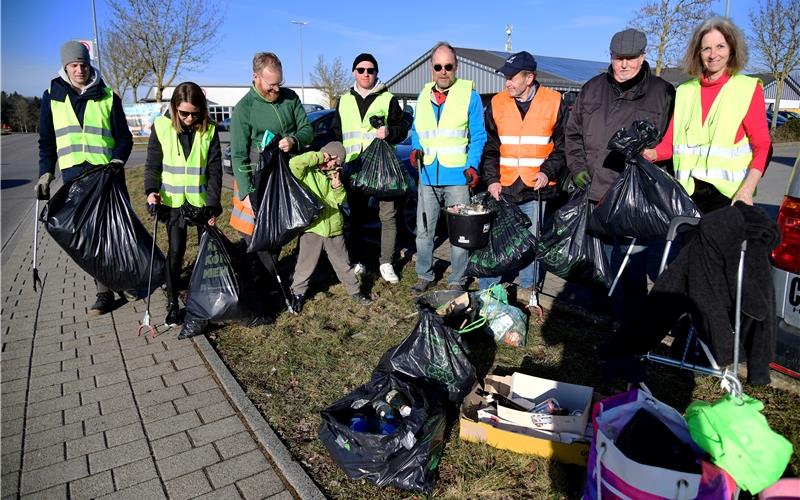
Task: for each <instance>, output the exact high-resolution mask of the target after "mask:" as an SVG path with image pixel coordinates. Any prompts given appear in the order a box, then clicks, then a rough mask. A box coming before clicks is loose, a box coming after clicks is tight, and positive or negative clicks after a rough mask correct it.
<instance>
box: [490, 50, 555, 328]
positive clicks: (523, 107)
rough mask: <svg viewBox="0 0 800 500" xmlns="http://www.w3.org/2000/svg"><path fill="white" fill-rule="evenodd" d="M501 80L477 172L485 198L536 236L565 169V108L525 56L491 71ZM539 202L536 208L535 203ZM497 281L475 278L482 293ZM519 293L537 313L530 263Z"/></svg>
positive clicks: (538, 276) (535, 273) (538, 280)
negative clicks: (526, 223) (513, 212)
mask: <svg viewBox="0 0 800 500" xmlns="http://www.w3.org/2000/svg"><path fill="white" fill-rule="evenodd" d="M497 72H498V73H501V74H502V75H503V76H505V77H506V90H505V92H498V93H497V94H495V96H494V97H492V101H491V104H490V105H489V106H487V107H486V114H485V116H484V122H485V123H486V146H485V147H484V149H483V164H482V168H481V171H482V172H483V179H484V181H485V182H486V184H487V186H488V191H489V194H490V195H491V196H492V197H494V198H495V199H497V200H499V199H500V195H501V194H502V195H503V197H504V198H505V199H506V200H508V201H510V202H512V203H516V204H517V205H518V206H519V208H520V209H521V210H522V211H523V212H524V213H525V214H526V215H527V216H528V217H529V218H530V221H531V232H532V233H533V234H534V235H536V236H538V235H539V227H540V224H539V220H540V217H541V216H542V212H543V211H544V208H545V205H546V200H547V199H549V198H552V197H554V196H556V195H557V194H558V193H557V187H556V179H558V178H559V177H560V176H561V175H562V173H563V172H564V171H565V170H566V160H565V158H564V125H565V120H566V115H567V111H566V106H565V105H564V101H563V100H562V99H561V94H560V93H558V92H556V91H555V90H552V89H549V88H547V87H544V86H543V85H541V84H540V83H539V82H538V81H537V80H536V59H535V58H534V57H533V55H531V54H530V53H529V52H526V51H522V52H518V53H516V54H512V55H511V56H510V57H509V58H508V59H506V61H505V64H503V66H502V67H501V68H500V69H498V70H497ZM540 200H541V204H540V203H539V201H540ZM498 279H499V278H481V280H480V285H481V288H486V287H488V286H489V285H491V284H492V283H493V282H496V281H498ZM519 279H520V283H519V285H520V288H522V289H524V290H527V291H529V293H530V295H529V298H528V307H529V308H530V309H531V310H533V309H537V310H538V312H539V313H541V309H540V308H539V301H538V293H537V292H538V291H540V290H541V285H542V283H544V272H541V273H540V271H539V265H538V263H537V262H536V261H534V262H533V263H531V264H530V265H528V266H527V267H525V268H524V269H521V270H520V271H519Z"/></svg>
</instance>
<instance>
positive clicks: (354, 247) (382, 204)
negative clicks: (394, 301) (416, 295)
mask: <svg viewBox="0 0 800 500" xmlns="http://www.w3.org/2000/svg"><path fill="white" fill-rule="evenodd" d="M353 79H354V80H355V83H354V84H353V88H351V89H350V92H348V93H346V94H344V95H343V96H342V97H341V98H340V99H339V102H338V103H337V105H336V114H335V116H334V118H333V125H332V126H331V128H332V129H333V135H334V137H335V138H336V140H337V141H341V142H342V143H343V144H344V148H345V150H346V151H347V157H346V158H345V159H344V161H346V162H351V161H354V160H356V159H357V158H358V157H359V156H360V155H361V152H362V151H364V150H365V149H366V148H367V146H369V145H370V144H371V143H372V141H373V140H374V139H376V138H377V139H383V140H385V141H387V142H388V143H389V144H398V143H400V142H402V141H403V139H405V138H406V136H407V135H408V128H409V127H410V126H411V124H410V123H406V121H405V119H404V118H403V110H401V109H400V104H399V103H398V102H397V98H396V97H395V96H394V95H392V93H391V92H389V91H388V90H386V85H384V83H383V82H382V81H380V79H378V61H377V60H376V59H375V57H374V56H373V55H372V54H367V53H364V54H359V55H357V56H356V58H355V59H354V60H353ZM373 117H374V118H373ZM379 122H382V124H381V123H379ZM376 125H377V126H376ZM367 201H368V200H367V198H366V197H365V196H364V195H363V194H361V193H358V192H353V191H351V192H348V194H347V202H348V204H349V206H350V239H349V243H350V257H351V258H352V260H353V261H354V262H355V265H354V270H355V272H356V274H361V273H362V272H363V271H364V266H363V264H362V262H364V261H365V260H366V257H367V255H365V247H364V244H363V241H364V239H363V231H364V221H365V213H366V211H367ZM399 206H400V200H399V199H382V200H379V202H378V216H379V218H380V221H381V254H380V259H379V263H380V266H379V267H378V270H379V271H380V273H381V278H383V280H384V281H386V282H387V283H397V282H399V281H400V279H399V278H398V277H397V274H396V273H395V272H394V267H393V266H392V260H393V258H394V250H395V242H396V241H397V210H398V207H399Z"/></svg>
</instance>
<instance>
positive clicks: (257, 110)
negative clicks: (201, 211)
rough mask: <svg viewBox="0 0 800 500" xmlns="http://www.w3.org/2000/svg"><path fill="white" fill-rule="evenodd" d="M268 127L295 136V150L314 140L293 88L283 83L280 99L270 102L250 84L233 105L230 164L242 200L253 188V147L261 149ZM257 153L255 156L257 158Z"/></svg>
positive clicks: (273, 131)
mask: <svg viewBox="0 0 800 500" xmlns="http://www.w3.org/2000/svg"><path fill="white" fill-rule="evenodd" d="M266 130H270V131H272V133H273V134H278V135H280V136H281V137H292V138H294V142H295V144H294V147H293V148H292V151H291V152H292V153H298V152H300V151H302V150H303V148H305V147H306V146H308V145H309V144H311V140H312V139H313V138H314V130H313V129H312V127H311V125H310V124H309V123H308V117H307V116H306V112H305V110H304V109H303V105H302V104H301V103H300V98H299V97H297V94H296V93H295V92H294V91H293V90H291V89H286V88H283V87H281V90H280V94H279V96H278V100H277V101H275V102H267V101H266V100H265V99H264V98H263V97H261V95H260V94H259V93H258V91H256V89H255V87H253V86H251V87H250V91H249V92H248V93H247V94H245V96H244V97H242V99H241V100H240V101H239V102H238V103H237V104H236V107H235V108H233V116H232V117H231V166H232V167H233V174H234V176H235V177H236V184H237V186H238V188H239V192H238V193H235V194H236V195H238V196H239V199H240V200H243V199H244V198H245V196H247V195H248V194H250V192H251V191H252V189H253V188H252V182H251V174H250V168H251V167H250V149H251V148H252V149H253V150H254V152H255V153H256V155H258V154H259V153H260V152H261V140H262V138H263V137H264V132H265V131H266ZM256 158H257V157H254V161H257V160H256Z"/></svg>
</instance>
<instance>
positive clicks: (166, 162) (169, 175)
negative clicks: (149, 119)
mask: <svg viewBox="0 0 800 500" xmlns="http://www.w3.org/2000/svg"><path fill="white" fill-rule="evenodd" d="M153 127H155V129H156V136H157V137H158V142H159V143H160V144H161V151H162V154H163V159H162V165H163V168H162V170H161V202H162V203H163V204H164V205H166V206H168V207H171V208H180V207H182V206H183V203H184V202H185V201H186V202H189V204H190V205H193V206H195V207H204V206H206V187H207V186H206V185H207V180H206V167H207V163H208V149H209V147H211V139H212V138H213V137H214V129H215V126H214V125H213V124H209V125H208V128H207V129H206V131H205V132H200V131H199V130H198V131H197V132H196V133H195V136H194V140H193V141H192V150H191V151H190V152H189V157H188V158H187V157H185V156H184V155H183V147H182V146H181V142H180V140H179V139H178V133H177V132H176V131H175V128H174V127H173V126H172V120H170V119H169V118H167V117H166V116H159V117H157V118H156V119H155V122H153Z"/></svg>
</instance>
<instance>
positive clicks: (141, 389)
mask: <svg viewBox="0 0 800 500" xmlns="http://www.w3.org/2000/svg"><path fill="white" fill-rule="evenodd" d="M131 387H133V393H134V394H137V395H138V394H146V393H148V392H153V391H157V390H159V389H163V388H164V387H166V385H165V384H164V381H163V380H161V377H153V378H148V379H145V380H142V381H141V382H134V383H133V384H131Z"/></svg>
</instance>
